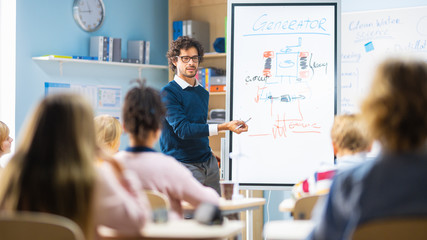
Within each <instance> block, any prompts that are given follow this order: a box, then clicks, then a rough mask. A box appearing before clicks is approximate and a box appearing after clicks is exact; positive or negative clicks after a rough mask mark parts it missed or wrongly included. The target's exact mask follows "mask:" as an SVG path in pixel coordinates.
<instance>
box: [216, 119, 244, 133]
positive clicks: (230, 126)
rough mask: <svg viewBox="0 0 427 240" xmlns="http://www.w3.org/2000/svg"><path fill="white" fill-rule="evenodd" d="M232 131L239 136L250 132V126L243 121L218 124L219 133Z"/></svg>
mask: <svg viewBox="0 0 427 240" xmlns="http://www.w3.org/2000/svg"><path fill="white" fill-rule="evenodd" d="M224 130H230V131H232V132H235V133H237V134H240V133H242V132H247V131H248V125H247V124H246V123H245V122H244V121H242V120H233V121H231V122H226V123H222V124H218V131H224Z"/></svg>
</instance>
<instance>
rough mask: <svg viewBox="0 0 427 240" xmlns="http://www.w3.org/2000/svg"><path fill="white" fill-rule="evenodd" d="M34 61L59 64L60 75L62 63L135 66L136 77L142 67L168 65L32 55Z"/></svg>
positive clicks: (165, 67)
mask: <svg viewBox="0 0 427 240" xmlns="http://www.w3.org/2000/svg"><path fill="white" fill-rule="evenodd" d="M32 59H33V60H34V61H40V62H52V63H58V64H59V72H60V75H61V76H62V74H63V64H93V65H104V66H118V67H126V68H135V69H137V70H138V77H139V78H141V72H142V69H144V68H151V69H164V70H167V69H168V66H163V65H152V64H136V63H122V62H106V61H96V60H83V59H70V58H50V57H46V56H43V57H33V58H32Z"/></svg>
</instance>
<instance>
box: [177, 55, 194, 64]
mask: <svg viewBox="0 0 427 240" xmlns="http://www.w3.org/2000/svg"><path fill="white" fill-rule="evenodd" d="M176 57H177V58H181V61H182V62H183V63H188V62H190V59H191V60H193V63H198V62H199V61H200V56H194V57H190V56H176Z"/></svg>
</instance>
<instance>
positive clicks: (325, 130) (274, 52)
mask: <svg viewBox="0 0 427 240" xmlns="http://www.w3.org/2000/svg"><path fill="white" fill-rule="evenodd" d="M228 10H229V15H228V21H229V23H228V29H229V34H228V36H229V38H228V39H227V41H228V47H227V49H228V53H227V54H228V55H227V57H228V59H227V60H228V61H227V64H228V66H227V67H228V68H227V69H228V77H229V78H228V81H229V82H228V83H227V84H228V86H230V87H229V91H228V92H227V94H228V96H227V103H228V108H227V109H228V110H229V115H228V116H229V119H241V120H248V119H251V120H250V121H249V122H248V125H249V131H248V132H247V133H242V134H240V135H237V134H234V133H233V134H230V135H228V136H229V151H230V152H231V154H230V156H231V160H230V163H229V169H228V170H229V174H230V178H231V180H233V181H236V182H239V183H240V186H251V187H254V188H259V189H265V188H268V186H291V185H292V184H295V183H296V182H298V181H300V180H301V179H303V178H305V177H307V176H308V175H309V174H310V173H311V172H313V171H314V170H315V169H317V168H318V167H319V166H320V164H321V163H329V164H332V163H333V150H332V145H331V140H330V128H331V126H332V122H333V118H334V114H335V113H336V112H337V111H338V109H337V102H336V100H337V96H339V93H338V92H337V86H338V84H339V80H338V76H337V72H338V71H339V62H338V60H337V59H338V56H339V55H338V54H339V38H340V35H339V31H338V30H339V15H340V7H339V3H338V2H337V1H297V2H289V1H262V2H255V1H232V0H231V1H229V5H228Z"/></svg>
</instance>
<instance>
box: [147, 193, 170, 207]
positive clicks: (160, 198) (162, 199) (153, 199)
mask: <svg viewBox="0 0 427 240" xmlns="http://www.w3.org/2000/svg"><path fill="white" fill-rule="evenodd" d="M144 193H145V195H147V198H148V201H149V202H150V206H151V209H158V208H164V209H167V210H169V209H170V202H169V199H168V197H167V196H166V195H165V194H163V193H161V192H158V191H153V190H144Z"/></svg>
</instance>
